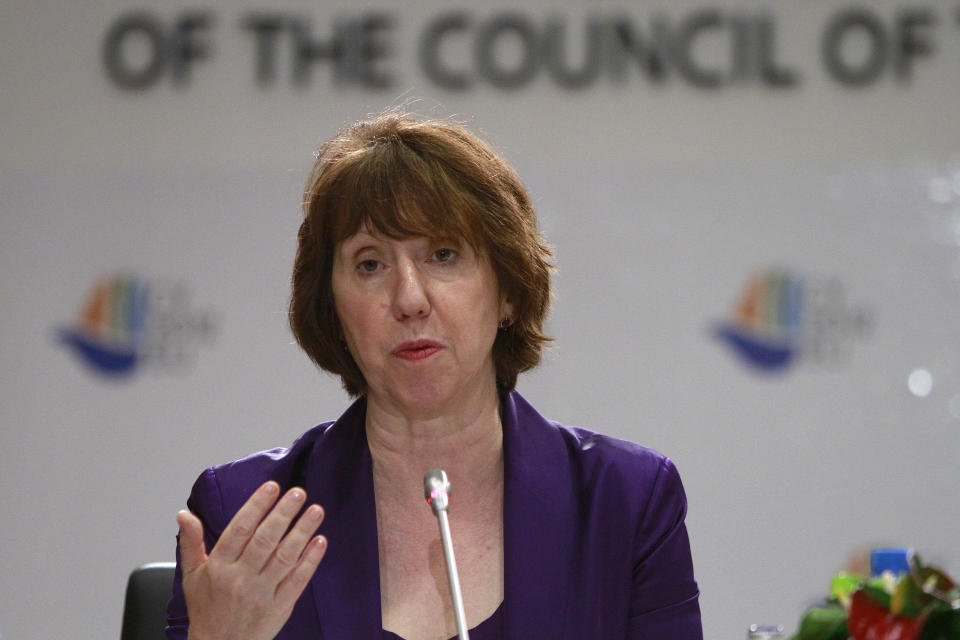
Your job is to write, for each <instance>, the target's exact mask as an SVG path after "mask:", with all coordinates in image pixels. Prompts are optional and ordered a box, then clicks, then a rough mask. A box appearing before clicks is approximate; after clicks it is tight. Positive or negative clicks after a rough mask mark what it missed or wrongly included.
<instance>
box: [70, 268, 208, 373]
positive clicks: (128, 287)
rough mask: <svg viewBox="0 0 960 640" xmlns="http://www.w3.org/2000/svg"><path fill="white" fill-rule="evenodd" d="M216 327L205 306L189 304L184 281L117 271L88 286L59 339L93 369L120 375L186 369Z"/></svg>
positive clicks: (188, 294) (98, 371)
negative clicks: (144, 277) (148, 279)
mask: <svg viewBox="0 0 960 640" xmlns="http://www.w3.org/2000/svg"><path fill="white" fill-rule="evenodd" d="M216 330H217V326H216V322H215V319H214V317H213V315H212V314H211V313H210V312H209V311H201V310H197V309H194V308H192V307H191V306H190V291H189V289H188V288H187V286H186V284H184V283H183V282H167V283H162V282H161V283H158V282H153V283H149V282H146V281H145V280H142V279H140V278H137V277H133V276H129V275H118V276H109V277H104V278H101V279H100V280H98V281H97V282H96V283H95V284H94V285H93V287H92V288H91V289H90V291H89V293H88V294H87V296H86V298H85V300H84V301H83V303H82V304H81V307H80V310H79V312H78V313H77V317H76V318H75V320H74V321H73V323H72V324H70V325H69V326H66V327H62V328H61V329H60V330H59V339H60V342H61V343H62V344H63V345H64V346H65V347H66V348H67V349H69V350H70V351H71V352H73V354H74V355H75V356H76V357H77V358H79V360H80V361H81V362H82V363H83V364H84V365H86V366H87V367H89V369H90V370H92V371H93V372H95V373H97V374H100V375H102V376H105V377H110V378H121V377H126V376H129V375H131V374H132V373H134V372H135V371H137V370H139V369H141V368H143V367H148V366H149V367H150V368H160V369H165V370H169V371H171V372H185V371H188V370H189V369H190V367H192V365H193V364H194V363H195V362H196V359H197V356H198V353H199V351H200V350H201V347H202V346H204V345H205V344H207V343H209V342H210V341H211V340H212V339H213V337H214V336H215V334H216Z"/></svg>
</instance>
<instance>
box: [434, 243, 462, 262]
mask: <svg viewBox="0 0 960 640" xmlns="http://www.w3.org/2000/svg"><path fill="white" fill-rule="evenodd" d="M456 257H457V252H456V251H454V250H453V249H450V248H449V247H443V248H441V249H437V250H436V251H434V252H433V255H432V256H430V259H431V260H433V261H434V262H450V261H451V260H453V259H454V258H456Z"/></svg>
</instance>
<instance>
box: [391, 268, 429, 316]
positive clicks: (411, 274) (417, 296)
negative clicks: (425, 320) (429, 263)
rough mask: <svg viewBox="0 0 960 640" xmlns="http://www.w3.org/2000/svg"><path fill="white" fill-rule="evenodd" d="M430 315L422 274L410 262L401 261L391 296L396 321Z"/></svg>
mask: <svg viewBox="0 0 960 640" xmlns="http://www.w3.org/2000/svg"><path fill="white" fill-rule="evenodd" d="M429 313H430V298H429V296H428V295H427V289H426V283H425V282H424V274H423V273H422V272H421V271H420V270H419V269H418V268H417V266H416V265H415V264H413V262H412V261H403V262H401V263H400V264H399V265H398V268H397V281H396V288H395V290H394V294H393V315H394V317H396V318H397V320H405V319H407V318H416V317H421V316H426V315H427V314H429Z"/></svg>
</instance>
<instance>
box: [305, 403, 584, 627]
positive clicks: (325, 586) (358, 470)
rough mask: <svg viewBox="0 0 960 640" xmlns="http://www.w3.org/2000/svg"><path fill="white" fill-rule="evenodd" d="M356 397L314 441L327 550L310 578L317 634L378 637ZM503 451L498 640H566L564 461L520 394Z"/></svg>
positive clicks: (570, 538)
mask: <svg viewBox="0 0 960 640" xmlns="http://www.w3.org/2000/svg"><path fill="white" fill-rule="evenodd" d="M365 417H366V401H365V400H364V399H363V398H360V399H359V400H357V401H356V402H354V403H353V405H351V406H350V408H349V409H348V410H347V411H346V412H345V413H344V414H343V415H342V416H341V417H340V419H339V420H337V421H336V422H335V423H333V425H331V426H330V428H329V429H328V430H327V431H326V432H325V433H324V435H323V436H322V437H321V438H319V439H318V440H317V442H316V443H315V445H314V449H313V451H312V452H311V455H310V462H309V469H308V471H307V474H306V478H305V487H304V488H305V489H306V491H307V495H308V496H310V499H311V501H316V502H319V503H320V504H322V505H323V507H324V510H325V512H326V517H325V519H324V523H323V526H322V527H321V528H320V532H321V533H323V535H325V536H326V537H327V539H328V540H329V544H330V553H328V554H327V556H326V557H325V558H324V560H323V562H322V563H321V564H320V567H319V568H318V569H317V572H316V573H315V574H314V577H313V580H312V581H311V589H312V591H313V597H314V599H315V603H316V608H317V613H318V616H319V618H320V629H321V630H322V636H323V637H324V638H327V639H328V640H345V639H348V638H365V639H369V638H377V637H379V636H380V634H381V628H382V627H381V625H382V622H381V612H380V569H379V552H378V542H377V513H376V505H375V502H374V490H373V463H372V459H371V457H370V449H369V447H368V446H367V437H366V430H365V426H364V424H365ZM501 422H502V424H503V449H504V516H503V518H504V547H505V548H504V579H505V585H504V608H503V613H504V636H505V637H507V638H534V637H549V638H561V637H563V628H564V623H563V621H564V618H565V612H566V608H567V604H568V599H567V595H568V594H569V593H570V589H569V588H568V586H567V585H568V582H569V575H570V571H571V567H570V566H569V559H571V558H572V553H571V550H572V549H574V542H575V540H574V531H575V530H576V522H575V513H574V509H573V505H574V498H575V495H574V489H573V482H572V479H571V473H570V468H569V465H568V464H567V459H568V454H567V451H566V446H565V444H564V440H563V437H562V436H561V435H560V433H559V432H558V430H557V428H556V427H555V426H554V425H553V424H551V423H550V422H548V421H547V420H546V419H545V418H543V417H542V416H541V415H540V414H539V413H537V411H536V410H535V409H534V408H533V407H532V406H530V404H529V403H527V401H526V400H524V399H523V397H521V396H520V394H518V393H516V392H513V393H511V394H509V395H508V396H507V397H506V398H505V400H504V401H503V406H502V410H501Z"/></svg>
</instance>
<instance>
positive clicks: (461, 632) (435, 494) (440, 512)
mask: <svg viewBox="0 0 960 640" xmlns="http://www.w3.org/2000/svg"><path fill="white" fill-rule="evenodd" d="M423 493H424V497H425V498H426V499H427V503H428V504H429V505H430V506H431V507H432V508H433V513H434V515H435V516H437V521H438V522H439V524H440V542H441V543H442V544H443V557H444V559H445V560H446V561H447V581H448V582H449V583H450V596H451V597H452V598H453V615H454V617H455V618H456V621H457V637H458V638H459V639H460V640H470V635H469V634H468V633H467V616H466V613H464V610H463V594H462V593H460V578H459V577H458V576H457V561H456V559H454V557H453V539H452V538H451V537H450V522H449V520H448V519H447V507H449V506H450V481H449V480H448V479H447V474H446V472H445V471H443V470H442V469H430V471H427V473H426V474H425V475H424V476H423Z"/></svg>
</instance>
